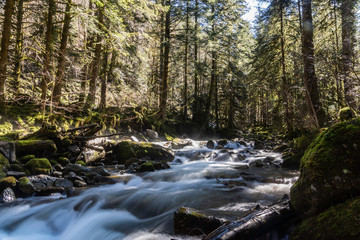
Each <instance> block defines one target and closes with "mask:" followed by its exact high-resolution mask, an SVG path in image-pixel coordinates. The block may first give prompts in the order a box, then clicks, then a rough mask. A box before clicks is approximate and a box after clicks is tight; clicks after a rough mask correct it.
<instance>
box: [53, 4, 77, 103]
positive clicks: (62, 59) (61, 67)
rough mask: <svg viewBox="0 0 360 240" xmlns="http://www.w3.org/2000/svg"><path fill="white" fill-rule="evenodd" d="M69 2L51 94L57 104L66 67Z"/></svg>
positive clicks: (69, 20)
mask: <svg viewBox="0 0 360 240" xmlns="http://www.w3.org/2000/svg"><path fill="white" fill-rule="evenodd" d="M71 5H72V3H71V0H67V2H66V8H65V16H64V25H63V30H62V36H61V43H60V50H59V56H58V70H57V73H56V78H55V86H54V90H53V93H52V97H53V102H54V103H55V104H59V102H60V97H61V89H62V86H63V81H64V74H65V67H66V55H67V42H68V39H69V32H70V22H71V13H70V10H71Z"/></svg>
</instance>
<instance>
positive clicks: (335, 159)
mask: <svg viewBox="0 0 360 240" xmlns="http://www.w3.org/2000/svg"><path fill="white" fill-rule="evenodd" d="M359 156H360V119H352V120H350V121H347V122H342V123H339V124H336V125H334V126H333V127H331V128H329V129H328V130H326V131H324V132H323V133H322V134H320V135H319V136H318V137H317V138H316V139H315V141H314V142H313V143H312V144H311V145H310V146H309V148H308V149H307V150H306V152H305V154H304V156H303V158H302V159H301V168H300V171H301V173H300V177H299V179H298V181H297V182H296V183H295V184H294V186H293V187H292V188H291V193H290V195H291V203H292V205H293V207H294V209H295V210H296V212H297V213H298V214H299V215H300V216H303V217H308V216H313V215H316V214H318V213H320V212H322V211H324V210H326V209H327V208H329V207H330V206H332V205H336V204H338V203H341V202H343V201H345V200H347V199H349V198H351V197H354V196H358V195H360V158H359Z"/></svg>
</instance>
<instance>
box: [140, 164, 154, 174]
mask: <svg viewBox="0 0 360 240" xmlns="http://www.w3.org/2000/svg"><path fill="white" fill-rule="evenodd" d="M154 171H155V167H154V165H153V164H152V162H146V163H143V164H141V165H140V168H139V170H138V172H154Z"/></svg>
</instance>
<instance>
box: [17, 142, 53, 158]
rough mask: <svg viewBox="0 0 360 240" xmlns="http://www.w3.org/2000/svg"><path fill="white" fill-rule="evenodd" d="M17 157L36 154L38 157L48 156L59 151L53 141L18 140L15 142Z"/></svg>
mask: <svg viewBox="0 0 360 240" xmlns="http://www.w3.org/2000/svg"><path fill="white" fill-rule="evenodd" d="M15 145H16V156H24V155H28V154H34V155H35V156H37V157H42V156H48V155H51V154H53V153H55V152H56V151H57V147H56V144H55V143H54V142H53V141H51V140H37V139H29V140H18V141H16V142H15Z"/></svg>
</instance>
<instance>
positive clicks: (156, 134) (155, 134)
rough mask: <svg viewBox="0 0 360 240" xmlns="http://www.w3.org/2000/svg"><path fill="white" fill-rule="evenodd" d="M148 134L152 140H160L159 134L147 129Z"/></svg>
mask: <svg viewBox="0 0 360 240" xmlns="http://www.w3.org/2000/svg"><path fill="white" fill-rule="evenodd" d="M146 134H147V135H148V137H149V138H151V139H158V138H159V134H158V133H157V132H155V131H153V130H151V129H146Z"/></svg>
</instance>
